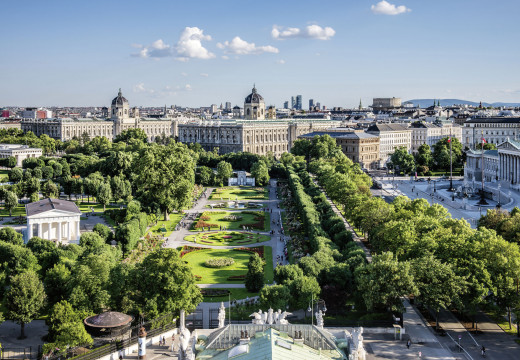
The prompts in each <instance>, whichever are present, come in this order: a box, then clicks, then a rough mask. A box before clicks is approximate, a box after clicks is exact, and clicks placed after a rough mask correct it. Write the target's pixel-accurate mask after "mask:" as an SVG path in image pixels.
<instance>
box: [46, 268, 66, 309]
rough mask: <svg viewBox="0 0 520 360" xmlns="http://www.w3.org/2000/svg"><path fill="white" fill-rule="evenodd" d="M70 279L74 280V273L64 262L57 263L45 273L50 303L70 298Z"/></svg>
mask: <svg viewBox="0 0 520 360" xmlns="http://www.w3.org/2000/svg"><path fill="white" fill-rule="evenodd" d="M70 281H72V274H71V271H70V270H69V268H68V267H67V266H66V265H65V264H64V263H58V264H55V265H54V267H53V268H51V269H49V270H48V271H47V272H46V273H45V279H44V284H45V292H46V293H47V296H48V298H49V303H51V304H54V303H56V302H58V301H60V300H64V299H68V298H69V294H70V290H69V289H70V288H69V282H70Z"/></svg>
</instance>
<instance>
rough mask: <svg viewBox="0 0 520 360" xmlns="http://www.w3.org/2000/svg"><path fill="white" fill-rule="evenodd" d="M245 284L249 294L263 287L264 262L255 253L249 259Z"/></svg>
mask: <svg viewBox="0 0 520 360" xmlns="http://www.w3.org/2000/svg"><path fill="white" fill-rule="evenodd" d="M245 284H246V289H247V291H249V292H258V291H260V289H261V288H262V287H263V286H264V262H263V260H262V258H260V256H258V254H257V253H254V254H253V255H251V256H250V257H249V263H248V264H247V274H246V281H245Z"/></svg>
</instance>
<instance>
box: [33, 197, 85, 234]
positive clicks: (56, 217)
mask: <svg viewBox="0 0 520 360" xmlns="http://www.w3.org/2000/svg"><path fill="white" fill-rule="evenodd" d="M25 210H26V212H27V229H26V234H25V242H27V241H29V239H31V238H32V237H33V236H38V237H40V238H42V239H47V240H51V241H54V242H56V243H75V244H78V243H79V238H80V217H81V211H80V210H79V209H78V207H77V205H76V204H75V203H74V202H72V201H66V200H58V199H44V200H40V201H36V202H33V203H29V204H27V205H25Z"/></svg>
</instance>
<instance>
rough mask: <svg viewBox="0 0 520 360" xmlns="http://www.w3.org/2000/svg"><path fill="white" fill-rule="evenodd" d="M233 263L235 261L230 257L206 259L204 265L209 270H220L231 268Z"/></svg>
mask: <svg viewBox="0 0 520 360" xmlns="http://www.w3.org/2000/svg"><path fill="white" fill-rule="evenodd" d="M234 263H235V260H233V258H230V257H215V258H211V259H208V260H206V261H205V262H204V265H205V266H206V267H209V268H221V267H226V266H231V265H233V264H234Z"/></svg>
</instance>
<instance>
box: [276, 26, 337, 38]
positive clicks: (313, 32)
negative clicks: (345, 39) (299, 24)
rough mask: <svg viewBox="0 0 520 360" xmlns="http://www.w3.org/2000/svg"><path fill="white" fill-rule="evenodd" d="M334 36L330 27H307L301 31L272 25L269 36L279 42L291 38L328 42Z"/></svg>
mask: <svg viewBox="0 0 520 360" xmlns="http://www.w3.org/2000/svg"><path fill="white" fill-rule="evenodd" d="M335 34H336V31H335V30H334V29H333V28H331V27H330V26H326V27H321V26H319V25H308V26H306V27H305V28H303V29H299V28H284V27H282V26H277V25H273V29H272V30H271V36H272V37H273V38H274V39H279V40H283V39H293V38H304V39H317V40H330V38H331V37H333V36H334V35H335Z"/></svg>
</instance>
